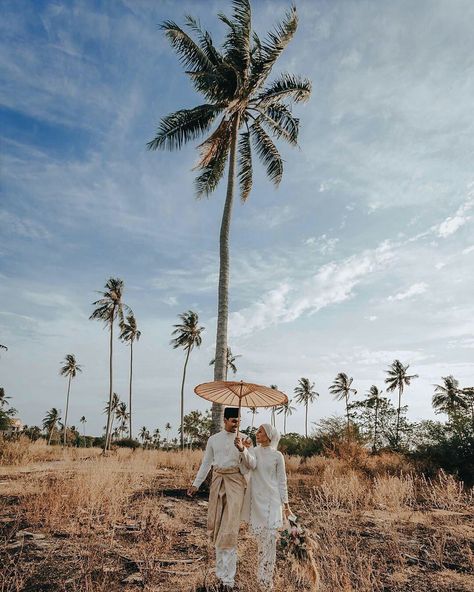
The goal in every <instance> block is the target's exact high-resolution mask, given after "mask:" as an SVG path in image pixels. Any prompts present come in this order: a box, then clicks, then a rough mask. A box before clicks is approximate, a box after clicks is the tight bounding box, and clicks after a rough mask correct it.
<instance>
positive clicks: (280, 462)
mask: <svg viewBox="0 0 474 592" xmlns="http://www.w3.org/2000/svg"><path fill="white" fill-rule="evenodd" d="M276 467H277V480H278V490H279V491H280V499H281V503H282V504H287V503H288V485H287V482H286V470H285V458H284V457H283V454H282V453H281V452H279V453H278V458H277V465H276Z"/></svg>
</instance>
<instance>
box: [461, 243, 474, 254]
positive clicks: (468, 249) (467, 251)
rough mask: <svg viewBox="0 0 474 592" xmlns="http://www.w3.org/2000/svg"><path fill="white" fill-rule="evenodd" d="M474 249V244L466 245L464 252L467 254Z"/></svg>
mask: <svg viewBox="0 0 474 592" xmlns="http://www.w3.org/2000/svg"><path fill="white" fill-rule="evenodd" d="M473 251H474V245H471V246H470V247H466V248H465V249H463V250H462V254H463V255H467V254H468V253H472V252H473Z"/></svg>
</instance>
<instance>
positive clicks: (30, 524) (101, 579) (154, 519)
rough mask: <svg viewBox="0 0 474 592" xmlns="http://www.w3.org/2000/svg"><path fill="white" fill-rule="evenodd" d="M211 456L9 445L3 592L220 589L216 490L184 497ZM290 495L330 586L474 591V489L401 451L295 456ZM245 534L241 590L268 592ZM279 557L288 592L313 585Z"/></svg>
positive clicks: (324, 586) (2, 491)
mask: <svg viewBox="0 0 474 592" xmlns="http://www.w3.org/2000/svg"><path fill="white" fill-rule="evenodd" d="M200 458H201V452H197V451H195V452H186V453H184V454H182V453H176V452H164V451H155V450H136V451H135V452H132V451H130V450H125V449H120V450H117V451H116V452H114V453H111V454H110V455H109V456H108V457H106V458H104V457H102V456H100V451H99V450H96V449H67V450H64V451H63V450H61V449H60V448H58V447H47V446H45V444H44V443H43V442H37V443H35V444H30V443H29V442H28V441H24V442H23V441H20V442H15V443H13V442H12V443H3V444H1V445H0V565H1V575H0V590H1V592H13V591H15V592H17V591H20V590H22V591H40V590H41V591H43V590H45V591H46V590H51V591H61V590H64V591H66V590H67V591H77V592H102V591H103V592H105V591H107V592H114V591H115V590H122V591H126V592H128V591H130V592H136V591H138V590H148V591H152V590H155V591H162V592H191V591H193V590H199V588H201V589H205V588H203V587H204V586H206V587H207V589H209V590H212V589H213V585H214V584H215V576H214V574H213V571H212V567H213V557H212V549H210V548H209V547H207V544H206V536H205V520H206V511H207V501H206V496H205V494H203V495H200V496H198V497H197V498H196V499H193V500H190V499H186V498H183V497H182V490H183V488H185V487H186V486H187V485H188V484H189V483H190V481H191V479H192V477H193V476H194V474H195V472H196V470H197V467H198V465H199V461H200ZM287 469H288V478H289V489H290V499H291V503H292V508H293V510H294V512H295V513H296V514H298V515H299V516H300V517H301V519H302V521H303V523H304V524H305V526H306V527H307V528H308V531H309V532H310V533H311V535H312V536H313V537H314V539H315V540H316V541H317V552H316V556H315V560H316V565H317V569H318V571H319V576H320V584H319V587H318V590H320V591H321V592H323V591H324V592H337V591H344V592H345V591H347V592H349V591H360V592H369V591H380V592H381V591H387V592H388V591H402V590H406V591H413V592H425V591H426V592H428V591H429V592H435V591H436V592H448V591H449V592H468V591H469V592H470V591H472V590H474V546H473V541H474V516H473V493H472V490H471V491H466V490H464V489H463V487H462V485H461V484H459V483H458V482H456V480H455V479H453V478H452V477H450V476H447V475H445V474H442V473H441V474H440V475H438V477H437V478H436V479H434V480H431V481H430V480H427V479H425V478H423V477H421V476H418V475H416V474H415V473H414V472H413V471H412V469H411V467H410V466H409V465H408V464H407V463H406V461H405V460H403V459H402V458H401V457H398V456H396V455H393V454H391V455H388V454H387V455H381V456H378V457H371V456H370V455H367V454H366V453H364V452H363V451H361V450H360V449H359V450H358V451H357V454H356V453H354V454H349V453H348V454H347V457H346V458H343V459H341V458H323V457H313V458H311V459H308V460H307V461H306V462H304V461H303V460H302V459H300V458H295V457H292V458H288V459H287ZM255 551H256V548H255V545H254V542H253V540H252V537H251V536H250V535H249V533H248V532H246V531H245V530H242V532H241V540H240V544H239V554H240V557H241V558H247V559H249V561H247V562H245V564H244V563H241V565H240V567H239V571H238V584H239V590H241V591H242V592H250V591H257V590H258V587H257V584H256V581H255V575H254V571H255V559H254V558H255ZM311 589H313V590H314V588H311V587H310V586H309V584H308V583H305V580H304V578H303V579H302V578H301V577H299V572H298V570H297V569H296V566H295V565H294V564H293V563H292V562H290V561H286V560H285V557H283V556H282V557H280V558H279V561H278V573H277V577H276V591H281V592H283V591H285V592H286V591H291V590H311Z"/></svg>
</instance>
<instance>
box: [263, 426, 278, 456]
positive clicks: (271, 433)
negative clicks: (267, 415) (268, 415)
mask: <svg viewBox="0 0 474 592" xmlns="http://www.w3.org/2000/svg"><path fill="white" fill-rule="evenodd" d="M262 428H263V429H264V430H265V433H266V434H267V436H268V438H269V439H270V447H271V448H274V449H275V450H276V449H277V447H278V442H279V441H280V432H279V431H278V430H277V429H276V428H274V427H273V426H272V425H270V424H269V423H262Z"/></svg>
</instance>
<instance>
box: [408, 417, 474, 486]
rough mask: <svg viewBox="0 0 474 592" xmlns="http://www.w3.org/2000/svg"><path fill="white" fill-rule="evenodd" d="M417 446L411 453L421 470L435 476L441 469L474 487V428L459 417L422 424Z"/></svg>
mask: <svg viewBox="0 0 474 592" xmlns="http://www.w3.org/2000/svg"><path fill="white" fill-rule="evenodd" d="M419 429H420V433H419V436H418V442H417V447H416V449H415V451H414V452H413V453H412V454H411V456H412V458H413V459H414V460H415V461H416V462H417V463H418V465H419V466H420V468H421V469H422V470H423V471H425V472H426V473H428V474H431V475H434V474H436V473H437V471H438V470H439V469H444V470H445V471H447V472H449V473H452V474H454V475H457V476H458V477H459V479H461V480H462V481H464V482H465V483H466V485H474V425H473V423H472V421H471V420H470V418H467V417H456V418H454V419H452V420H451V421H450V422H449V423H447V424H442V423H440V422H436V421H424V422H421V424H420V425H419Z"/></svg>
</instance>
